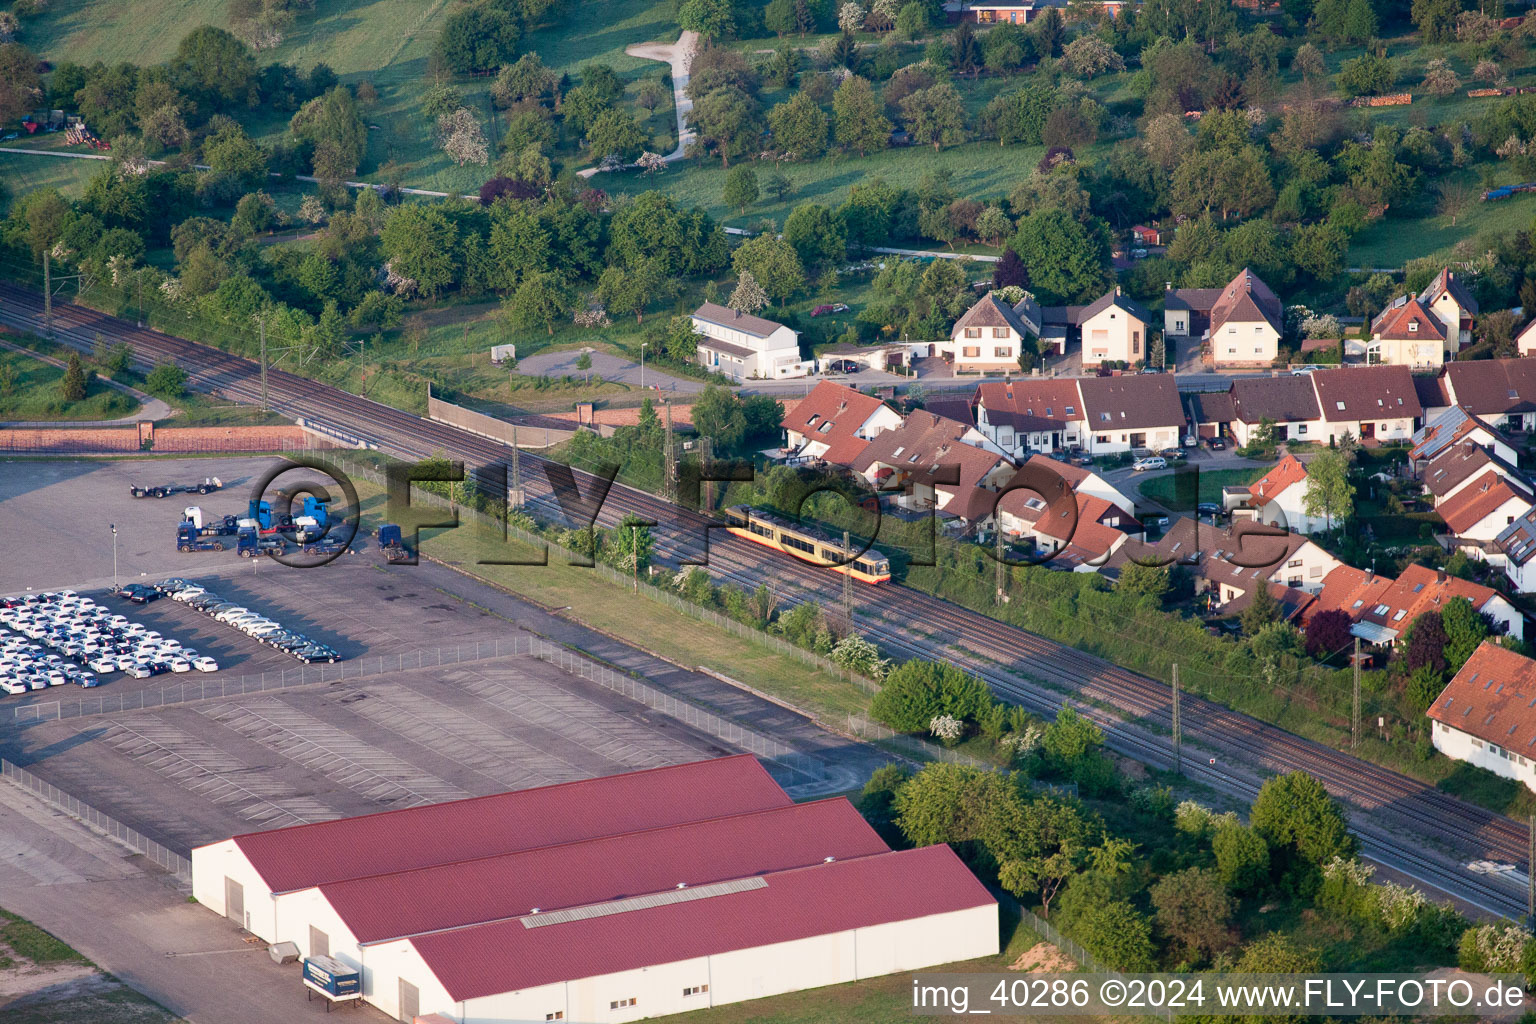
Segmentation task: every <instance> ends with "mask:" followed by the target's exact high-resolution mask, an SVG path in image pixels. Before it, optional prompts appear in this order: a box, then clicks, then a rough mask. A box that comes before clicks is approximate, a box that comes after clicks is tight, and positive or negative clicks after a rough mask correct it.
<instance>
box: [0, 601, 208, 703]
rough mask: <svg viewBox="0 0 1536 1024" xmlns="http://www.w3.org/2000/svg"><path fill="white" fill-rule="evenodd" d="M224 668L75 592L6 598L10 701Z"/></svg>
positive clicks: (4, 656)
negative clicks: (55, 689) (114, 677)
mask: <svg viewBox="0 0 1536 1024" xmlns="http://www.w3.org/2000/svg"><path fill="white" fill-rule="evenodd" d="M218 668H219V666H218V663H217V662H216V661H214V660H213V659H212V658H210V657H207V656H206V655H199V654H198V653H197V652H196V651H195V650H192V649H191V648H188V647H183V646H182V645H181V642H180V641H179V640H176V639H174V638H172V637H165V636H161V635H160V633H159V632H157V631H156V630H153V629H150V628H149V627H147V626H145V625H144V624H143V623H142V622H133V621H131V620H129V619H128V617H127V616H125V615H115V614H113V613H112V612H111V611H110V610H108V609H107V608H104V607H102V606H101V605H100V604H98V603H97V602H96V601H94V600H93V599H91V598H89V597H83V596H81V595H79V594H76V593H75V592H74V591H72V590H61V591H48V592H45V593H41V594H26V595H24V596H21V597H10V598H4V599H0V691H3V692H5V693H8V694H13V695H14V694H21V693H26V692H27V691H28V690H42V689H46V688H47V687H50V686H63V685H64V684H65V683H75V684H78V685H80V686H97V685H100V682H101V680H100V677H101V676H104V675H108V674H110V673H113V672H121V673H123V674H124V675H127V676H131V677H133V678H135V679H147V678H149V677H150V676H153V675H158V674H159V673H162V672H191V671H193V670H194V669H196V670H198V671H202V672H216V671H218Z"/></svg>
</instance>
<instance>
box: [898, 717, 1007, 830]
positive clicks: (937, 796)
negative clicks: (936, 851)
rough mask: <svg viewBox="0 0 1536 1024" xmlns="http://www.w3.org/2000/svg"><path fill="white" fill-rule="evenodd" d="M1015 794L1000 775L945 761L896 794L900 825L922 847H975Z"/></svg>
mask: <svg viewBox="0 0 1536 1024" xmlns="http://www.w3.org/2000/svg"><path fill="white" fill-rule="evenodd" d="M926 726H927V723H924V727H925V728H926ZM1011 790H1012V787H1011V786H1010V785H1009V782H1008V780H1007V779H1005V778H1004V777H1003V776H1001V775H999V774H997V773H995V772H990V771H985V770H983V769H980V768H971V767H968V766H964V765H957V764H947V763H943V762H939V763H934V764H929V765H925V766H924V767H923V769H922V770H921V771H919V772H918V773H917V774H916V775H914V776H912V778H911V779H909V780H908V781H907V783H906V784H905V785H903V786H902V787H901V789H900V790H899V791H898V792H897V794H896V798H895V800H894V801H893V806H894V809H895V811H896V821H897V824H898V825H899V826H900V827H901V831H902V834H903V835H905V836H906V837H907V839H908V840H909V841H910V842H912V843H913V844H914V845H917V846H931V845H933V844H935V843H966V842H970V841H973V840H977V839H979V838H980V837H981V836H982V835H983V834H984V833H985V832H986V831H987V829H988V825H989V819H990V818H993V817H994V816H996V815H997V811H998V809H999V808H1000V807H1001V806H1002V805H1005V804H1006V803H1008V802H1009V800H1010V792H1011Z"/></svg>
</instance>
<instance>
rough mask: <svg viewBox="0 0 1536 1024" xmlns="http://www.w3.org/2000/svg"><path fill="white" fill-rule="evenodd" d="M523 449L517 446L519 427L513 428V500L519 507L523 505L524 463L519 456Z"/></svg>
mask: <svg viewBox="0 0 1536 1024" xmlns="http://www.w3.org/2000/svg"><path fill="white" fill-rule="evenodd" d="M521 454H522V449H520V448H518V446H517V427H516V426H514V427H513V428H512V500H513V501H514V502H516V503H517V504H516V507H517V508H522V507H523V463H522V459H520V458H519V457H518V456H520V455H521Z"/></svg>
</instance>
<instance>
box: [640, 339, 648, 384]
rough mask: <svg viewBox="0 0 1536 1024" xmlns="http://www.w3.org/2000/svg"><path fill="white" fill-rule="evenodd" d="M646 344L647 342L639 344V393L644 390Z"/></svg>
mask: <svg viewBox="0 0 1536 1024" xmlns="http://www.w3.org/2000/svg"><path fill="white" fill-rule="evenodd" d="M648 344H649V342H644V341H642V342H641V343H640V390H641V391H644V390H645V346H646V345H648Z"/></svg>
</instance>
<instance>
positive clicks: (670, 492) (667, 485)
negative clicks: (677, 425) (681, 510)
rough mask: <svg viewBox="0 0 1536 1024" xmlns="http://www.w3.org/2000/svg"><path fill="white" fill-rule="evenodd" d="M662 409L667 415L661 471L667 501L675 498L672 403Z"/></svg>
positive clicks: (675, 478) (675, 477)
mask: <svg viewBox="0 0 1536 1024" xmlns="http://www.w3.org/2000/svg"><path fill="white" fill-rule="evenodd" d="M663 409H664V410H665V411H666V417H667V444H666V448H665V453H666V454H665V455H664V456H663V458H665V459H666V460H667V465H666V469H665V471H664V472H663V473H662V480H663V489H664V490H665V493H666V495H667V500H668V501H676V500H677V458H676V453H675V452H674V451H673V449H672V403H671V402H668V403H667V404H666V405H665V406H663Z"/></svg>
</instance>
